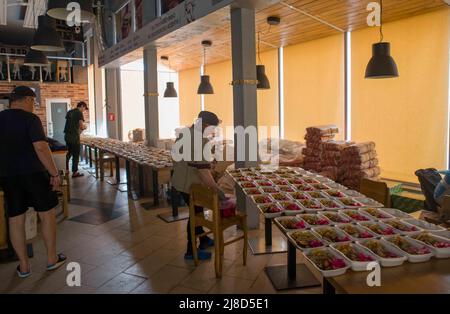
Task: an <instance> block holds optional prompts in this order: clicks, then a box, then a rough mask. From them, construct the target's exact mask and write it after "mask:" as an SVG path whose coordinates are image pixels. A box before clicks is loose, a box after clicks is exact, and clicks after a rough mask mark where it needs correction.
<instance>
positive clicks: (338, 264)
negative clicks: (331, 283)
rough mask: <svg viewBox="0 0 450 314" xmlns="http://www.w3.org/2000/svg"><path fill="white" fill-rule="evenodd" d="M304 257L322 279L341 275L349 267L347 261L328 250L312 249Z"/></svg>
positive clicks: (333, 251)
mask: <svg viewBox="0 0 450 314" xmlns="http://www.w3.org/2000/svg"><path fill="white" fill-rule="evenodd" d="M304 255H305V258H306V260H307V261H308V262H310V263H311V264H312V265H313V266H314V267H315V268H316V269H317V270H318V271H319V272H320V273H321V274H322V276H324V277H335V276H340V275H343V274H345V273H346V272H347V270H348V269H349V268H350V266H351V265H350V261H349V260H348V259H346V258H343V256H342V255H341V254H339V253H338V252H336V251H335V250H332V249H330V248H321V249H313V250H310V251H308V252H305V253H304Z"/></svg>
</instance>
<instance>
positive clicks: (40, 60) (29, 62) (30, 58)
mask: <svg viewBox="0 0 450 314" xmlns="http://www.w3.org/2000/svg"><path fill="white" fill-rule="evenodd" d="M23 64H24V65H26V66H29V67H40V66H43V67H44V66H47V65H48V59H47V57H46V56H45V55H44V54H43V53H42V51H38V50H34V49H29V50H28V53H27V55H26V56H25V61H24V63H23Z"/></svg>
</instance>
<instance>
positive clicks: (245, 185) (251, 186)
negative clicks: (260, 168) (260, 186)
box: [239, 181, 257, 189]
mask: <svg viewBox="0 0 450 314" xmlns="http://www.w3.org/2000/svg"><path fill="white" fill-rule="evenodd" d="M239 185H240V186H241V187H242V188H243V189H254V188H257V186H256V184H255V183H254V182H251V181H244V182H239Z"/></svg>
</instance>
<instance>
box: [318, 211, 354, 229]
mask: <svg viewBox="0 0 450 314" xmlns="http://www.w3.org/2000/svg"><path fill="white" fill-rule="evenodd" d="M318 215H319V217H321V218H326V219H328V220H329V221H331V224H332V225H335V226H340V225H345V224H351V223H352V220H351V219H350V218H348V217H347V216H344V215H342V214H340V213H336V212H331V211H330V212H323V213H320V214H318ZM327 215H333V216H337V217H339V218H340V219H341V221H344V222H337V221H333V220H332V219H331V218H329V217H328V216H327ZM345 221H347V222H345Z"/></svg>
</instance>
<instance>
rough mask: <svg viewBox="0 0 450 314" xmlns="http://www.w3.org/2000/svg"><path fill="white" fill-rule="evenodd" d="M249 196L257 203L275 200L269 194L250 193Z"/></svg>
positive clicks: (267, 202)
mask: <svg viewBox="0 0 450 314" xmlns="http://www.w3.org/2000/svg"><path fill="white" fill-rule="evenodd" d="M251 198H252V200H253V202H254V203H255V204H257V205H260V204H271V203H274V202H275V200H274V199H273V198H272V197H270V195H252V196H251Z"/></svg>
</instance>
